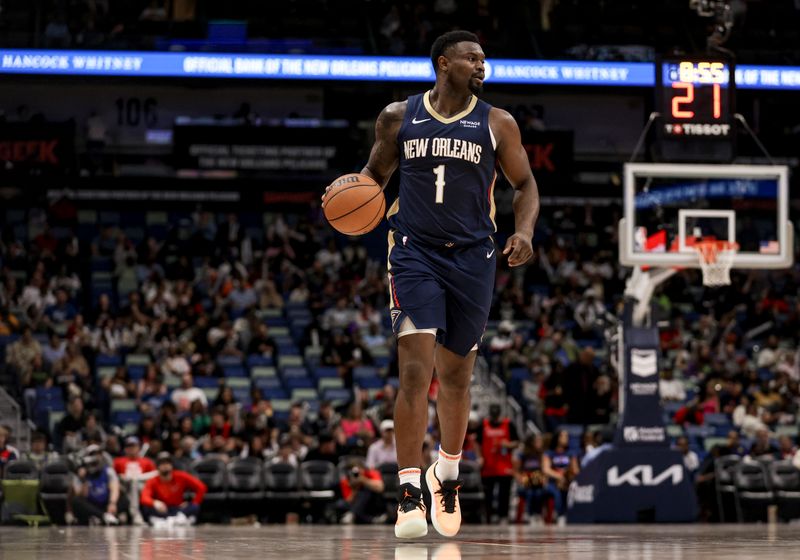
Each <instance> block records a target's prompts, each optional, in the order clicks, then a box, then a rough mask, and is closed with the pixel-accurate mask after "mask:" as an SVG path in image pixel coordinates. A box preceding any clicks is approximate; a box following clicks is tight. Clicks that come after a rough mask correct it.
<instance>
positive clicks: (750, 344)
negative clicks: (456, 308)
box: [0, 205, 800, 521]
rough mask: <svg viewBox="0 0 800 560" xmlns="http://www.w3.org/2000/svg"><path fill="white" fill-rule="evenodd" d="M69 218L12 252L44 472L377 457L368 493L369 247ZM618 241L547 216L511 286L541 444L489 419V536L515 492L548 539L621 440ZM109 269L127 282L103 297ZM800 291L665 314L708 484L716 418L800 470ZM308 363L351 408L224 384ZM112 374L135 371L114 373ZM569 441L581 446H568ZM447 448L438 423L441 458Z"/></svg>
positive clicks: (511, 360)
mask: <svg viewBox="0 0 800 560" xmlns="http://www.w3.org/2000/svg"><path fill="white" fill-rule="evenodd" d="M52 210H53V209H51V211H50V212H49V213H48V212H46V211H40V210H30V211H29V212H28V213H27V216H26V223H25V225H26V228H25V229H26V231H28V232H30V235H29V236H28V239H27V240H26V239H24V238H23V236H22V235H21V233H20V232H21V230H20V229H19V228H15V227H12V225H13V224H9V225H8V226H7V227H6V229H5V230H4V231H3V235H2V244H0V264H1V265H2V271H1V272H0V276H1V277H0V336H5V337H9V336H10V338H5V339H4V354H5V363H6V367H5V374H4V378H3V379H4V380H6V381H7V382H8V384H7V388H8V390H10V392H11V393H12V394H15V395H16V396H17V398H19V400H20V401H21V403H22V404H23V406H24V408H25V410H26V411H27V414H28V415H29V416H30V417H31V418H32V419H34V420H35V421H36V422H37V424H38V427H39V429H40V430H41V433H40V434H37V435H36V437H35V438H34V445H35V450H33V449H32V451H31V453H32V454H33V455H31V458H34V457H35V460H36V461H38V462H40V463H41V462H43V461H44V462H46V461H47V460H48V459H47V458H48V457H49V455H48V453H49V452H50V450H52V451H55V452H58V453H62V454H78V455H84V454H86V449H87V448H88V447H89V446H97V447H99V449H100V450H101V451H102V452H104V453H108V454H109V455H110V456H112V457H119V456H123V455H124V454H125V448H126V445H125V441H126V440H125V439H124V438H125V437H127V436H134V437H136V438H138V441H139V442H141V444H142V445H143V448H142V449H143V450H144V451H143V452H142V453H143V455H144V456H146V457H148V458H149V459H151V460H155V459H157V458H158V457H159V454H160V453H162V452H167V453H168V454H169V456H170V457H171V458H172V460H174V461H177V462H179V463H180V464H181V465H182V466H185V467H186V468H188V466H189V465H191V463H192V462H193V461H195V460H197V459H199V458H202V457H208V456H215V457H222V458H224V459H225V460H233V459H236V458H247V457H250V458H255V459H258V460H260V461H262V462H265V463H273V462H285V463H288V464H291V465H295V466H296V465H298V464H300V463H302V462H303V461H305V460H329V461H331V462H334V463H337V464H338V463H339V462H340V461H341V460H342V458H344V457H361V459H360V460H359V462H357V463H354V464H352V465H351V467H352V468H358V469H359V473H361V472H362V471H361V469H363V473H366V474H364V475H363V477H364V478H363V480H362V479H361V478H360V476H361V474H359V477H356V478H357V479H358V480H359V481H360V482H359V483H360V484H362V485H367V486H368V485H369V484H371V483H369V482H368V480H370V477H374V474H369V473H370V472H372V471H374V470H375V469H376V467H378V466H380V464H382V463H386V462H391V461H390V460H391V458H392V454H393V453H394V449H393V443H392V437H391V434H392V430H393V426H392V424H391V419H392V416H393V414H392V410H393V403H394V398H395V394H396V391H395V387H396V372H394V370H395V369H396V366H395V364H394V359H393V358H392V349H391V346H392V345H391V336H390V333H391V331H390V329H389V328H388V325H387V324H386V321H385V317H383V315H384V314H383V313H382V312H381V311H380V310H382V309H385V307H386V304H387V302H386V294H387V291H386V282H385V275H384V274H383V272H382V270H383V267H382V264H381V263H380V261H378V260H376V259H374V258H372V257H370V256H369V252H368V249H369V243H360V242H346V243H344V244H341V243H340V242H339V243H337V239H336V238H333V237H331V234H330V229H328V228H327V226H326V225H325V224H324V223H323V221H322V218H321V215H320V212H319V208H318V207H317V206H316V205H312V206H311V207H310V208H309V209H308V210H307V212H306V213H305V214H304V215H293V214H291V213H289V214H286V215H277V214H276V215H269V216H268V217H267V220H266V221H265V224H266V225H265V226H264V229H263V230H260V235H259V236H258V237H257V238H254V237H253V231H252V228H247V227H245V225H243V224H242V223H240V221H239V220H240V218H243V217H244V216H245V215H246V213H243V214H235V213H228V214H221V215H219V216H214V215H212V214H210V213H208V212H205V211H203V210H202V209H198V210H197V211H196V212H194V213H192V214H191V215H188V214H187V216H186V218H185V219H182V220H176V222H175V223H174V224H173V225H171V226H165V227H164V228H163V229H162V230H158V229H157V228H155V229H152V230H151V231H150V232H149V234H148V235H145V236H143V237H142V238H141V239H140V240H139V241H138V243H137V242H134V241H133V240H132V239H131V238H129V237H128V235H127V234H126V231H127V230H126V228H124V227H121V226H118V225H115V224H112V223H104V224H100V226H99V227H95V230H94V231H95V233H94V234H92V235H90V236H86V235H82V234H80V227H78V226H77V225H76V224H75V223H74V221H71V220H74V216H73V217H69V216H70V215H71V214H70V213H69V212H63V211H61V210H63V208H62V209H60V211H59V212H57V213H55V212H53V211H52ZM65 215H66V216H67V217H66V218H65V217H64V216H65ZM259 216H260V215H259ZM508 219H509V216H506V215H504V214H503V213H502V212H501V213H499V214H498V220H500V221H501V223H502V222H503V221H504V220H508ZM614 220H615V216H614V213H613V211H611V212H609V213H599V212H597V211H592V210H591V209H590V208H585V209H577V208H569V207H567V208H566V209H563V210H559V211H558V212H555V213H552V215H549V216H543V218H542V220H541V222H540V227H539V229H538V231H537V236H536V244H537V253H538V254H537V258H536V260H535V261H534V262H533V263H532V264H530V265H529V266H527V267H522V268H519V269H515V270H509V269H507V268H505V267H502V266H501V267H500V268H499V270H498V278H497V294H496V298H495V302H494V305H493V308H492V312H491V321H490V326H489V332H488V333H487V336H486V337H485V340H484V345H483V348H482V354H483V356H484V357H485V359H486V360H487V363H488V364H489V367H490V368H491V369H492V371H493V372H495V373H496V374H498V375H499V376H500V377H501V378H503V379H505V380H506V382H507V384H508V388H509V393H510V395H511V396H512V397H513V398H515V399H517V400H518V402H519V403H520V405H521V406H522V408H523V410H524V414H525V418H526V419H527V420H530V421H531V422H533V423H534V424H535V425H536V426H537V429H538V431H541V432H542V433H543V434H544V438H540V437H533V438H529V437H528V435H527V434H524V433H517V431H516V430H513V431H512V430H511V428H508V431H505V432H502V433H500V432H497V429H498V426H501V425H504V424H503V422H502V421H501V419H499V418H498V417H497V414H495V413H493V414H491V415H490V416H489V417H487V418H480V417H473V418H471V422H470V428H469V433H468V438H467V440H466V441H465V458H466V459H469V460H475V461H478V462H479V463H480V464H482V465H483V473H482V474H483V478H484V482H485V490H487V492H486V495H487V518H488V519H504V518H507V517H508V516H509V512H510V509H513V508H511V502H510V495H512V494H513V492H512V491H511V490H512V488H514V487H516V488H517V489H518V494H519V496H520V498H521V499H520V501H519V503H521V504H528V505H529V506H530V507H529V509H527V510H526V509H525V506H524V505H523V506H520V508H521V509H520V510H519V511H518V512H517V514H515V513H514V512H513V511H511V512H510V515H511V516H512V517H514V516H515V515H516V517H515V518H517V519H522V518H524V517H525V516H526V515H527V514H526V511H528V512H531V515H532V516H533V517H532V518H534V519H535V518H538V517H539V512H541V511H542V507H544V508H545V510H544V513H545V514H546V515H547V518H548V519H556V516H559V515H563V511H564V510H563V508H564V503H565V500H564V492H565V491H566V488H567V486H568V483H569V481H570V480H571V479H572V478H573V477H574V476H575V474H576V473H577V471H578V470H579V468H580V467H579V464H580V461H581V459H582V458H584V457H586V456H587V454H589V453H591V451H592V450H593V449H596V448H597V447H598V446H599V445H600V444H601V443H602V437H601V436H600V435H598V434H602V433H604V431H605V430H604V426H607V425H609V423H610V422H611V421H613V419H614V415H615V410H616V406H617V403H616V395H617V379H616V375H615V373H614V371H613V369H612V368H611V366H610V363H609V361H608V348H607V345H606V341H605V339H604V329H605V327H607V326H608V323H607V321H608V315H607V314H608V313H609V312H615V311H617V310H618V309H619V306H620V305H621V301H622V298H621V294H622V291H623V282H624V271H623V270H622V269H621V268H620V267H619V265H618V264H617V263H616V260H615V257H614V254H615V253H614V251H615V246H616V239H615V237H614V236H615V233H614V232H615V228H614V227H613V223H614ZM123 221H124V220H123ZM501 229H502V227H501ZM99 262H102V263H106V264H108V265H109V266H108V267H107V268H104V269H103V270H104V271H105V272H103V273H102V274H100V275H99V276H98V274H97V271H96V270H93V267H94V266H95V265H96V264H97V263H99ZM98 279H99V280H100V281H102V282H101V283H100V284H99V285H98V281H99V280H98ZM109 279H110V281H109ZM798 279H799V278H798V271H797V268H795V269H792V270H788V271H778V272H773V273H769V274H767V273H762V272H750V273H747V272H745V273H734V274H733V283H732V285H731V286H730V287H728V288H724V289H717V290H714V291H713V292H712V291H710V290H708V289H706V288H703V286H702V284H701V282H700V281H699V277H698V274H697V272H696V271H683V272H680V273H678V274H677V275H676V276H675V277H674V279H673V280H672V281H671V282H669V283H667V284H666V285H665V287H664V288H663V289H662V290H661V291H660V292H659V293H657V295H656V297H655V302H656V304H657V305H656V311H655V313H656V317H657V318H660V319H663V320H665V321H666V322H667V323H668V325H669V326H667V327H666V328H664V329H662V332H661V342H662V349H663V351H664V356H665V360H664V362H663V364H664V365H663V368H662V369H663V372H662V382H661V385H662V397H663V399H664V401H665V409H666V410H667V413H668V414H669V419H668V421H669V422H670V423H673V424H674V425H675V426H676V427H677V428H678V429H679V430H680V432H681V434H680V435H685V436H686V437H685V438H683V439H679V438H678V436H677V435H676V436H675V438H676V440H675V444H676V447H677V448H679V449H681V450H682V452H683V453H684V454H685V456H686V462H687V468H689V469H690V470H692V471H696V472H700V473H702V472H703V471H704V468H706V467H704V461H707V460H712V459H713V454H709V453H708V448H707V445H705V443H704V438H702V437H698V436H697V434H696V433H695V432H692V431H691V430H690V428H689V427H690V426H704V425H707V423H708V421H709V419H715V422H718V419H717V416H719V415H723V416H724V417H725V418H727V419H729V424H730V429H731V431H732V434H735V435H736V437H739V434H741V438H742V439H741V442H742V444H741V445H742V449H743V453H750V454H774V455H775V456H776V457H778V456H781V457H783V456H788V455H789V454H791V453H792V452H793V451H794V447H795V444H796V439H797V417H796V414H797V405H798V403H800V390H799V389H798V387H799V385H798V380H800V375H798V353H797V347H798V346H797V342H798V341H797V333H798V332H800V325H798V321H800V307H798V301H797V297H796V294H797V287H798ZM103 282H107V283H103ZM710 301H713V302H714V305H709V302H710ZM292 306H294V307H302V308H304V309H306V310H307V311H308V317H309V320H308V321H307V322H306V323H304V327H303V328H302V329H300V330H297V331H295V332H294V333H293V334H292V339H291V340H289V341H288V342H287V341H285V340H281V337H275V336H272V335H271V327H270V324H269V321H268V320H266V319H265V317H268V316H270V315H273V316H274V313H275V312H277V313H278V314H279V315H280V314H281V313H283V312H284V311H285V308H286V309H289V308H291V307H292ZM287 345H288V346H287ZM308 349H312V350H313V352H312V355H314V356H316V358H315V359H316V360H318V362H317V363H318V365H319V366H320V367H328V368H333V371H335V372H336V373H335V374H336V376H337V378H338V379H339V380H340V383H341V386H342V387H344V388H346V390H347V391H348V393H347V394H348V395H350V398H348V399H345V400H335V401H331V400H326V399H319V400H312V401H307V400H303V399H299V400H297V401H296V402H292V403H290V404H289V406H287V407H286V408H281V409H278V410H276V409H275V405H276V403H277V402H278V401H276V399H275V398H272V397H270V396H269V395H266V394H265V392H264V391H263V390H262V389H261V388H260V387H258V386H257V385H256V384H255V383H253V384H250V381H251V380H248V381H247V385H246V386H244V387H243V386H242V385H241V384H234V383H233V381H234V380H233V379H231V378H230V377H228V376H227V375H226V374H225V372H224V369H225V364H226V363H231V362H230V361H227V362H226V360H233V362H235V363H240V364H241V363H245V362H246V361H249V360H256V361H255V362H253V363H265V364H266V363H270V364H275V363H279V361H280V360H281V356H282V352H284V351H285V352H289V353H297V354H300V355H303V354H306V355H308V354H307V350H308ZM131 355H135V356H145V358H146V359H145V360H144V362H143V364H142V365H141V366H138V367H139V368H140V369H139V370H138V373H137V374H136V375H132V372H134V371H137V369H136V367H134V366H132V365H131V364H130V363H129V362H128V361H126V360H121V361H113V359H114V358H115V357H116V358H121V357H124V356H131ZM379 357H383V359H382V360H378V358H379ZM108 359H112V363H115V364H118V365H115V366H113V367H111V368H100V367H98V364H101V363H103V361H102V360H108ZM376 364H380V365H379V366H376ZM364 366H372V367H375V368H376V369H377V370H378V371H380V375H381V376H382V386H374V387H371V388H364V387H361V386H359V382H358V381H357V380H354V371H355V370H357V369H358V368H361V367H364ZM52 393H56V394H57V396H58V398H60V399H63V402H64V403H65V408H66V410H65V413H64V415H63V417H61V418H60V419H58V420H57V421H55V422H51V421H50V418H51V416H50V415H47V414H45V415H44V416H38V415H37V411H38V410H40V404H41V399H42V398H44V397H43V395H49V394H52ZM435 396H436V395H435V389H434V390H432V392H431V399H432V401H433V400H435ZM121 402H133V403H134V406H133V410H132V411H130V412H131V413H132V416H125V415H124V414H123V415H122V416H115V414H116V413H115V410H118V406H117V405H115V403H121ZM282 402H285V401H282ZM432 410H433V409H432ZM120 419H123V420H120ZM131 420H132V422H131ZM487 422H488V423H489V424H486V423H487ZM565 424H566V425H573V426H578V427H579V428H580V430H579V431H578V432H574V431H573V432H569V433H568V432H566V431H559V427H560V426H563V425H565ZM586 426H589V427H590V428H589V430H588V435H587V436H586V437H585V438H582V437H581V433H580V431H582V430H583V427H586ZM502 429H503V430H505V429H506V428H502ZM487 430H490V431H491V433H493V434H494V435H493V436H492V438H493V439H492V438H489V441H490V443H485V442H486V441H487V438H486V437H485V434H486V433H487ZM792 430H793V431H792ZM498 434H499V435H498ZM705 435H706V436H710V435H711V434H705ZM778 435H783V436H785V437H782V438H780V440H779V441H778V437H777V436H778ZM437 438H438V436H437V421H436V417H435V414H431V418H430V425H429V435H428V437H427V439H426V443H425V446H426V450H427V452H429V453H428V455H431V456H433V454H434V453H435V451H436V448H437V444H438V439H437ZM706 439H708V441H711V440H712V439H713V438H706ZM6 440H7V437H6V436H5V435H4V431H3V430H0V461H3V462H8V461H9V460H11V459H13V458H15V457H18V456H19V452H18V451H16V450H13V449H11V448H10V447H8V445H7V442H6ZM520 442H524V445H523V444H521V443H520ZM720 443H721V442H720ZM545 448H548V449H549V450H550V451H549V452H547V453H545V452H544V449H545ZM92 449H93V448H92ZM709 458H711V459H709ZM539 470H540V471H541V472H538V473H537V471H539ZM512 482H515V483H516V484H515V486H512ZM367 486H364V487H367ZM374 490H375V491H376V492H377V489H374ZM343 494H347V492H343ZM348 496H353V495H352V494H348ZM143 503H144V502H143ZM355 503H358V508H357V511H356V512H355V513H353V512H350V513H352V515H351V516H347V517H345V519H348V520H349V519H352V520H354V521H364V520H365V519H366V518H367V517H369V516H374V517H377V518H378V519H380V514H379V513H376V510H375V502H374V501H373V500H372V498H370V499H369V500H366V499H364V500H361V499H359V500H355ZM531 504H532V505H531ZM365 511H366V512H371V513H369V514H365V513H364V512H365ZM548 512H549V513H548ZM189 513H192V512H189ZM189 516H190V515H189V514H187V517H189ZM84 517H85V516H84Z"/></svg>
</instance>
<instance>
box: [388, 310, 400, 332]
mask: <svg viewBox="0 0 800 560" xmlns="http://www.w3.org/2000/svg"><path fill="white" fill-rule="evenodd" d="M402 313H403V312H402V311H401V310H400V309H392V310H391V311H390V312H389V314H390V315H391V316H392V328H394V324H395V323H396V322H397V318H398V317H399V316H400V315H401V314H402Z"/></svg>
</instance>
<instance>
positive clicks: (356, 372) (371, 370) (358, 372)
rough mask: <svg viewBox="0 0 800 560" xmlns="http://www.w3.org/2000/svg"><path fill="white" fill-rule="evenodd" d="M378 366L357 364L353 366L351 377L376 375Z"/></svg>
mask: <svg viewBox="0 0 800 560" xmlns="http://www.w3.org/2000/svg"><path fill="white" fill-rule="evenodd" d="M377 375H378V368H375V367H372V366H357V367H354V368H353V379H360V378H364V377H365V378H371V377H377Z"/></svg>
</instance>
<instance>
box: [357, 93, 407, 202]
mask: <svg viewBox="0 0 800 560" xmlns="http://www.w3.org/2000/svg"><path fill="white" fill-rule="evenodd" d="M407 105H408V102H407V101H398V102H396V103H390V104H389V105H387V106H386V107H385V108H384V110H383V111H381V114H380V115H378V119H377V120H376V121H375V143H374V144H373V145H372V151H370V153H369V161H368V162H367V165H365V166H364V169H362V170H361V173H363V174H364V175H367V176H368V177H372V178H373V179H375V182H376V183H378V184H379V185H380V186H381V187H385V186H386V183H388V182H389V177H391V176H392V173H394V170H395V169H397V165H398V163H399V161H400V153H399V152H398V149H397V133H398V132H399V131H400V125H401V124H403V117H404V116H405V114H406V107H407Z"/></svg>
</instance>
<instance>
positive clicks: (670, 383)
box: [658, 369, 686, 402]
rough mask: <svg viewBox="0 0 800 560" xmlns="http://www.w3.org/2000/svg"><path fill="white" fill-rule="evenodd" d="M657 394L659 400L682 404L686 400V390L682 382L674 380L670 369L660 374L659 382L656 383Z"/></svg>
mask: <svg viewBox="0 0 800 560" xmlns="http://www.w3.org/2000/svg"><path fill="white" fill-rule="evenodd" d="M658 392H659V393H660V394H661V400H664V401H677V402H683V401H685V400H686V388H685V387H684V386H683V381H681V380H680V379H674V378H673V373H672V370H671V369H666V370H664V371H663V372H661V380H660V381H659V382H658Z"/></svg>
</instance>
